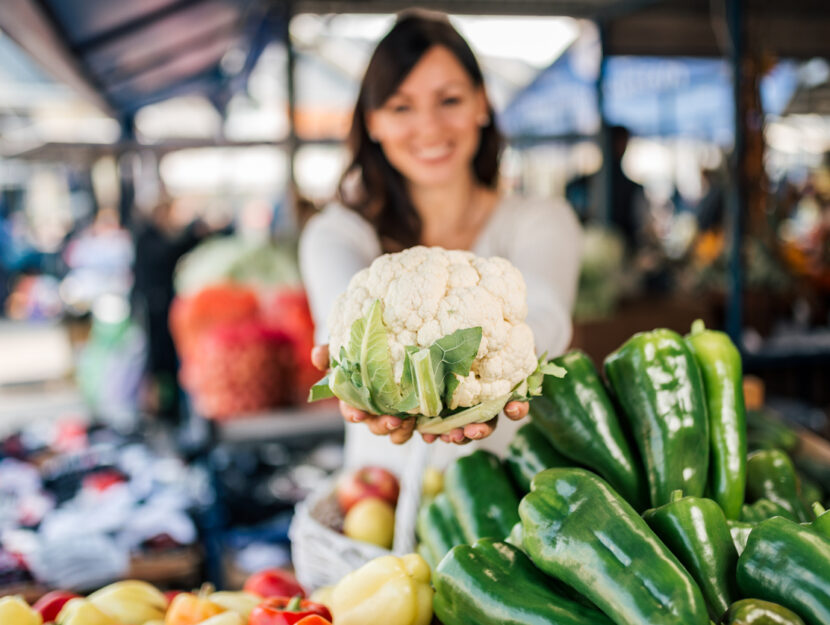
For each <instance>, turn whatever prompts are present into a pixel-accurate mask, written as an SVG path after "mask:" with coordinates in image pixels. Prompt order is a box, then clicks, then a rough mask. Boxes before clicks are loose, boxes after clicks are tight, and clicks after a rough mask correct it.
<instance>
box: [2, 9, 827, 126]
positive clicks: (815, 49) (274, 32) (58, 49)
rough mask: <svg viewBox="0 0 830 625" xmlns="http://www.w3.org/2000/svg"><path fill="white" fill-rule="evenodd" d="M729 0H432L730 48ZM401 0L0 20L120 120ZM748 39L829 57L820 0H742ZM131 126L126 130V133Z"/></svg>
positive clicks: (223, 80) (660, 52)
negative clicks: (303, 17) (296, 23)
mask: <svg viewBox="0 0 830 625" xmlns="http://www.w3.org/2000/svg"><path fill="white" fill-rule="evenodd" d="M725 4H726V0H508V1H505V0H436V1H433V2H420V3H418V6H422V7H426V8H435V9H440V10H443V11H446V12H449V13H458V14H482V15H486V14H493V15H496V14H498V15H511V14H512V15H568V16H573V17H579V18H590V19H594V20H597V21H598V23H600V24H601V26H602V29H603V33H604V51H605V53H606V54H607V55H615V56H624V55H654V56H704V57H724V56H725V55H727V54H728V37H727V35H726V21H725V18H724V16H723V7H724V5H725ZM411 5H412V2H411V0H409V1H400V0H295V1H293V2H290V3H289V2H285V1H280V0H130V1H129V2H126V1H118V2H113V1H112V0H15V1H14V2H0V30H2V31H4V32H5V33H6V34H7V35H8V36H9V37H11V38H12V39H13V40H15V41H16V42H17V43H18V44H19V45H20V46H21V47H22V48H24V49H25V50H26V52H27V53H28V54H30V55H31V56H32V57H33V58H34V59H35V60H36V61H37V62H38V63H39V64H40V65H41V66H43V67H44V68H45V69H46V70H47V71H48V72H49V73H51V74H52V75H54V76H56V77H57V78H59V79H60V80H61V81H62V82H64V83H66V84H68V85H70V86H72V87H73V88H75V89H76V90H77V91H79V92H80V93H81V94H83V95H84V96H85V97H86V98H87V99H88V100H90V101H92V102H93V103H95V104H96V105H97V106H98V107H99V108H100V109H101V110H102V111H104V112H106V113H107V114H109V115H111V116H113V117H114V118H116V119H117V120H119V121H120V122H121V123H122V126H123V127H124V128H125V129H127V130H129V128H130V124H131V120H132V118H133V116H134V114H135V112H136V111H137V110H138V109H139V108H141V107H142V106H145V105H147V104H151V103H154V102H158V101H161V100H165V99H169V98H171V97H175V96H178V95H185V94H199V95H203V96H206V97H207V98H208V99H209V100H210V101H211V102H212V103H213V104H214V106H216V108H217V109H219V110H220V111H222V110H223V108H224V107H225V105H226V104H227V102H228V101H229V99H230V97H231V95H232V94H233V93H234V92H235V91H238V90H240V89H242V88H244V86H245V83H246V80H247V76H248V74H249V73H250V71H251V69H252V68H253V66H254V64H255V63H256V60H257V58H258V56H259V54H260V53H261V52H262V50H263V49H264V48H265V46H266V45H267V44H268V43H269V42H271V41H274V40H279V39H283V40H284V39H285V37H286V35H287V23H288V19H289V17H290V15H292V14H296V13H301V12H316V13H332V12H334V13H389V12H395V11H399V10H402V9H404V8H407V7H408V6H411ZM743 7H744V9H743V11H744V18H745V25H746V32H747V36H746V39H747V42H748V45H749V46H750V47H752V48H754V49H756V50H761V51H765V52H769V53H770V54H771V55H775V56H779V57H782V58H794V59H804V58H809V57H812V56H824V57H830V37H827V36H826V35H827V33H828V32H830V10H828V8H827V0H788V1H787V2H778V1H772V0H744V2H743ZM126 134H127V135H128V137H127V138H128V139H129V138H130V137H129V132H127V133H126Z"/></svg>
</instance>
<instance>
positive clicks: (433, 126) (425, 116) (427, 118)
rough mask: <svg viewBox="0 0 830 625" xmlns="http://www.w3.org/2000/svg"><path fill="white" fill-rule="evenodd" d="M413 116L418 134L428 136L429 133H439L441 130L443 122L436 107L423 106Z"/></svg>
mask: <svg viewBox="0 0 830 625" xmlns="http://www.w3.org/2000/svg"><path fill="white" fill-rule="evenodd" d="M415 117H416V125H415V129H416V130H417V131H418V134H420V135H425V136H429V135H430V134H440V133H441V132H442V131H443V123H442V119H441V114H440V110H439V109H438V108H436V107H424V108H423V109H422V110H421V111H419V113H418V115H416V116H415Z"/></svg>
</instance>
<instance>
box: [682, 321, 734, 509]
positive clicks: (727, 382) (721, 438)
mask: <svg viewBox="0 0 830 625" xmlns="http://www.w3.org/2000/svg"><path fill="white" fill-rule="evenodd" d="M686 342H687V343H688V344H689V346H690V347H691V348H692V352H693V353H694V355H695V359H696V360H697V364H698V366H699V367H700V372H701V374H702V375H703V387H704V389H705V391H706V402H707V408H708V410H707V413H708V415H709V440H710V442H711V446H710V454H711V455H710V460H709V462H710V466H709V479H710V481H711V484H710V490H711V493H710V496H711V498H712V499H714V500H715V501H716V502H718V504H719V505H720V507H721V508H722V509H723V512H724V514H726V518H727V519H737V518H738V517H739V515H740V513H741V504H742V503H743V502H744V490H745V488H746V409H745V407H744V390H743V373H742V370H741V354H740V352H739V351H738V348H737V347H735V344H734V343H733V342H732V340H731V339H730V338H729V335H727V334H725V333H724V332H716V331H714V330H707V329H706V327H705V326H704V325H703V321H702V320H700V319H698V320H697V321H695V322H694V323H693V324H692V331H691V333H690V334H689V335H688V336H686Z"/></svg>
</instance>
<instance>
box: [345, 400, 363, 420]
mask: <svg viewBox="0 0 830 625" xmlns="http://www.w3.org/2000/svg"><path fill="white" fill-rule="evenodd" d="M340 414H341V415H343V418H344V419H345V420H346V421H348V422H349V423H360V422H361V421H365V420H366V419H367V418H368V417H369V414H368V413H366V412H363V411H362V410H358V409H357V408H355V407H354V406H350V405H349V404H347V403H346V402H344V401H343V400H342V399H341V400H340Z"/></svg>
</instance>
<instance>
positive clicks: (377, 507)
mask: <svg viewBox="0 0 830 625" xmlns="http://www.w3.org/2000/svg"><path fill="white" fill-rule="evenodd" d="M343 533H344V534H345V535H346V536H348V537H349V538H354V539H355V540H362V541H363V542H367V543H372V544H373V545H377V546H378V547H383V548H384V549H390V548H391V547H392V539H393V537H394V534H395V509H394V508H393V507H392V506H391V505H390V504H389V502H388V501H385V500H383V499H378V498H377V497H367V498H365V499H361V500H360V501H358V502H357V503H356V504H355V505H354V506H352V508H351V510H349V511H348V512H347V513H346V518H345V519H344V520H343Z"/></svg>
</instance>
